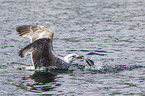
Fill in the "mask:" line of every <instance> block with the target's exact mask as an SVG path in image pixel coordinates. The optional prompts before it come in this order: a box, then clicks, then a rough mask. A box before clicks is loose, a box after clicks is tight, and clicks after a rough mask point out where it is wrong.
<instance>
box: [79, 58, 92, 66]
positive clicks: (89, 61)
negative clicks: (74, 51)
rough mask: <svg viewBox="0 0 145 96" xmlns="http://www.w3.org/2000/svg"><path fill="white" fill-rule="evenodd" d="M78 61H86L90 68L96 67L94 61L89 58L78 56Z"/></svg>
mask: <svg viewBox="0 0 145 96" xmlns="http://www.w3.org/2000/svg"><path fill="white" fill-rule="evenodd" d="M77 59H83V60H85V61H86V62H87V64H88V65H89V66H90V67H93V66H94V61H92V60H91V59H88V58H86V57H84V56H83V55H78V56H77Z"/></svg>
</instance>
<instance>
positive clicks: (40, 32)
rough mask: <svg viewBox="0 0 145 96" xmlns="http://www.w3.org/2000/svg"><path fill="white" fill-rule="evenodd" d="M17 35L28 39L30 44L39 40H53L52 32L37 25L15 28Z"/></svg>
mask: <svg viewBox="0 0 145 96" xmlns="http://www.w3.org/2000/svg"><path fill="white" fill-rule="evenodd" d="M16 31H17V32H18V34H19V35H20V36H22V37H28V38H30V39H31V41H32V42H34V41H35V40H38V39H40V38H49V39H50V40H52V39H53V32H52V31H51V30H50V29H48V28H46V27H44V26H38V25H23V26H19V27H17V28H16Z"/></svg>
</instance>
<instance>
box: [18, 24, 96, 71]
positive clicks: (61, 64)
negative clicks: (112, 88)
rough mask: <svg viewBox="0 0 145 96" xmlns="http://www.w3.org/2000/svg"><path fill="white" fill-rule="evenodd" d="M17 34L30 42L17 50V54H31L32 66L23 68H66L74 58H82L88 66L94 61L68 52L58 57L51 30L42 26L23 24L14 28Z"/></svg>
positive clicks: (21, 55)
mask: <svg viewBox="0 0 145 96" xmlns="http://www.w3.org/2000/svg"><path fill="white" fill-rule="evenodd" d="M16 31H17V32H18V34H19V35H20V36H22V37H29V38H30V39H31V43H30V44H29V45H27V46H26V47H24V48H23V49H21V50H20V51H19V56H20V57H24V56H26V55H27V54H29V53H31V54H32V62H33V65H34V66H33V67H28V68H24V69H33V70H44V71H46V70H51V69H68V68H69V67H70V65H71V63H72V62H73V61H74V60H76V59H84V60H85V61H86V62H87V64H88V65H89V66H93V64H94V62H93V61H92V60H90V59H88V58H86V57H84V56H82V55H77V54H69V55H67V56H65V57H64V58H63V57H60V56H58V55H56V54H55V53H54V51H53V46H52V41H53V34H54V33H53V32H52V31H51V30H50V29H48V28H46V27H43V26H38V25H23V26H19V27H17V28H16Z"/></svg>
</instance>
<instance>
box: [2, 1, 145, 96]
mask: <svg viewBox="0 0 145 96" xmlns="http://www.w3.org/2000/svg"><path fill="white" fill-rule="evenodd" d="M0 12H1V14H0V22H1V23H0V29H1V32H0V45H1V46H0V57H1V58H0V78H1V79H0V95H3V96H6V95H21V96H25V95H28V96H29V95H30V96H33V95H34V96H36V95H38V96H39V95H60V96H63V95H68V96H70V95H74V96H77V95H78V96H96V95H98V96H103V95H105V96H106V95H112V96H117V95H136V96H138V95H145V92H144V90H145V66H144V65H145V47H144V45H145V32H144V31H145V23H144V22H145V1H143V0H109V1H106V0H89V1H88V0H79V1H77V0H53V1H52V0H29V1H28V0H1V1H0ZM31 24H33V25H42V26H45V27H48V28H50V29H51V30H53V32H54V42H53V44H54V50H55V53H57V54H59V55H61V56H65V55H67V54H70V53H77V54H81V55H85V56H86V57H88V58H90V59H92V60H94V62H95V69H93V70H91V69H89V67H88V66H85V65H86V63H85V62H83V61H75V62H74V64H73V65H72V66H71V67H70V69H69V70H55V71H53V72H47V73H44V72H34V71H29V70H17V68H18V67H28V66H31V65H32V64H31V58H30V55H28V56H26V57H25V58H23V59H21V58H20V57H18V54H17V52H18V51H19V50H20V49H21V48H23V47H24V46H26V45H27V44H29V42H30V41H29V39H28V38H22V37H19V36H18V34H17V32H16V31H15V28H16V27H18V26H21V25H31Z"/></svg>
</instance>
